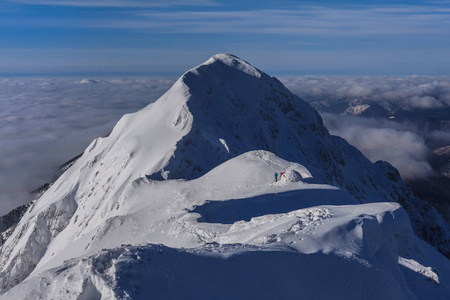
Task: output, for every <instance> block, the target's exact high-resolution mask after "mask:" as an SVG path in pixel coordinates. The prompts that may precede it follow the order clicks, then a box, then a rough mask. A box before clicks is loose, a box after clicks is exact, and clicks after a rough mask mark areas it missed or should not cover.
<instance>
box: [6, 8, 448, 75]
mask: <svg viewBox="0 0 450 300" xmlns="http://www.w3.org/2000/svg"><path fill="white" fill-rule="evenodd" d="M0 41H1V43H0V75H3V76H8V75H62V74H67V75H80V76H81V75H82V76H85V75H97V76H98V75H127V74H130V75H140V74H142V75H171V76H175V75H179V74H181V73H183V72H184V71H185V70H186V69H188V68H191V67H193V66H195V65H197V64H199V63H201V62H202V61H204V60H206V59H207V58H208V57H210V56H212V55H213V54H216V53H233V54H235V55H238V56H240V57H241V58H243V59H245V60H247V61H249V62H251V63H252V64H254V65H255V66H257V67H259V68H261V69H263V70H264V71H266V72H268V73H270V74H273V75H278V76H280V75H412V74H420V75H449V74H450V55H449V53H450V1H364V2H362V1H339V2H337V1H289V0H285V1H283V0H281V1H250V0H247V1H246V0H241V1H235V0H230V1H214V0H190V1H184V0H166V1H144V0H1V1H0Z"/></svg>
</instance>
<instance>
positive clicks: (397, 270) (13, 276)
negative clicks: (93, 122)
mask: <svg viewBox="0 0 450 300" xmlns="http://www.w3.org/2000/svg"><path fill="white" fill-rule="evenodd" d="M274 153H276V154H274ZM391 168H392V167H389V166H388V165H385V164H383V163H379V164H375V165H373V164H371V163H370V162H369V161H368V160H367V159H365V158H364V157H363V156H362V155H361V154H360V153H359V152H358V151H357V150H356V149H355V148H353V147H351V146H349V145H348V144H346V143H345V142H344V141H343V140H341V139H338V138H335V137H332V136H330V135H329V134H328V132H327V130H326V129H325V128H324V127H323V125H322V123H321V119H320V117H319V116H318V114H317V113H316V112H315V111H314V110H313V109H312V108H311V107H310V106H309V105H307V104H306V103H304V102H303V101H302V100H301V99H298V98H296V97H295V96H293V95H292V94H291V93H290V92H289V91H288V90H287V89H285V88H284V87H283V86H282V85H281V83H279V82H278V81H277V80H276V79H275V78H273V77H270V76H269V75H267V74H265V73H263V72H261V71H259V70H257V69H256V68H254V67H252V66H251V65H250V64H248V63H246V62H245V61H242V60H240V59H239V58H237V57H235V56H231V55H224V54H220V55H216V56H214V57H213V58H211V59H209V60H208V61H207V62H205V63H204V64H202V65H200V66H198V67H197V68H194V69H192V70H190V71H188V72H187V73H185V74H184V75H183V76H182V77H181V78H180V79H179V80H178V81H177V82H176V83H175V84H174V85H173V87H172V88H171V89H170V90H169V91H168V92H167V93H166V94H165V95H163V96H162V97H161V98H160V99H159V100H158V101H156V102H155V103H152V104H150V105H149V106H147V107H146V108H144V109H142V110H141V111H139V112H137V113H135V114H129V115H125V116H124V117H123V118H122V119H121V120H120V121H119V122H118V123H117V125H116V126H115V127H114V129H113V131H112V133H111V134H110V135H109V136H108V137H106V138H98V139H96V140H94V141H93V142H92V143H91V144H90V145H89V147H88V148H87V149H86V151H85V152H84V154H83V156H82V157H81V158H80V159H78V160H77V161H76V163H75V164H74V165H73V166H72V167H70V168H69V169H68V170H67V171H66V172H65V173H64V174H63V175H62V176H61V177H60V178H59V179H58V180H57V181H56V182H55V183H54V184H53V185H52V186H51V188H50V189H49V190H48V191H47V192H46V193H44V194H43V195H42V197H41V198H40V199H39V200H38V201H36V202H35V203H34V204H33V205H32V206H31V207H30V209H29V210H28V211H27V213H26V214H25V216H24V217H23V218H22V220H21V221H20V223H19V224H18V226H17V227H16V229H15V231H14V233H13V234H12V235H11V236H10V238H9V239H8V240H7V241H6V242H5V244H4V245H3V246H2V248H1V257H0V270H1V273H0V287H1V292H2V293H3V295H2V296H0V298H3V299H29V298H35V299H39V298H41V299H148V298H150V297H151V296H152V297H154V298H157V299H174V298H180V299H186V298H187V299H190V298H195V299H211V298H218V299H249V298H253V299H274V298H279V299H290V298H305V299H306V298H307V299H336V296H337V295H338V296H339V297H341V298H342V299H449V297H450V286H449V284H450V264H449V261H448V259H447V258H445V257H444V256H443V255H441V254H440V253H439V252H438V251H437V250H436V249H435V248H433V247H431V246H430V245H428V244H427V243H425V242H423V241H422V240H420V239H419V238H417V237H416V236H415V235H414V230H413V227H412V226H411V223H410V220H409V218H408V215H407V214H406V212H405V211H404V210H403V208H402V207H401V206H400V205H399V204H398V203H393V201H398V199H397V197H399V196H398V194H399V193H401V196H402V197H404V198H408V197H410V195H409V194H408V193H407V191H405V190H404V189H403V187H402V186H401V185H400V184H401V183H397V182H396V181H395V180H399V179H396V177H395V172H394V171H392V170H391ZM275 172H278V173H280V172H286V174H287V175H289V176H285V178H286V179H283V180H280V181H278V182H274V173H275ZM386 174H387V175H386ZM386 176H390V177H391V178H392V179H388V178H387V177H386ZM389 180H391V181H389ZM392 180H394V181H392ZM396 195H397V196H396ZM413 212H414V211H413ZM409 214H410V216H411V214H412V213H409ZM414 216H416V215H414ZM419 217H422V215H420V216H419ZM419 217H417V218H419ZM438 221H439V220H438ZM436 222H437V221H436Z"/></svg>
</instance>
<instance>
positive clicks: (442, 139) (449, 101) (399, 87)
mask: <svg viewBox="0 0 450 300" xmlns="http://www.w3.org/2000/svg"><path fill="white" fill-rule="evenodd" d="M282 82H283V83H284V84H285V85H286V86H287V87H288V88H289V89H290V90H291V91H292V92H294V93H296V94H297V95H299V96H300V97H301V98H303V99H305V100H306V101H308V102H310V103H311V104H312V105H313V106H315V107H317V108H318V109H319V110H320V109H321V108H322V109H324V110H325V108H326V107H327V106H329V105H331V104H336V103H349V102H351V101H354V100H362V101H369V102H371V101H374V102H376V103H377V104H380V105H381V106H383V107H384V108H385V109H387V110H388V111H391V112H393V111H396V110H397V109H399V108H401V109H404V110H406V111H408V110H413V109H414V110H415V113H417V114H421V113H422V112H423V111H424V109H431V108H446V109H448V108H449V105H450V77H449V76H408V77H387V76H382V77H375V76H372V77H325V76H304V77H291V78H282ZM321 115H322V117H323V119H324V121H325V125H326V126H327V128H328V129H329V130H330V132H331V133H332V134H334V135H339V136H341V137H343V138H345V139H346V140H347V141H348V142H349V143H350V144H352V145H354V146H355V147H357V148H358V149H359V150H360V151H361V152H363V153H364V155H366V156H367V157H368V158H369V159H370V160H371V161H373V162H375V161H377V160H385V161H388V162H390V163H391V164H392V165H394V166H395V167H396V168H397V169H398V170H399V171H400V174H401V175H402V177H403V178H405V179H413V178H424V177H428V176H430V175H431V174H433V170H432V168H431V167H430V165H429V164H428V158H429V156H430V155H431V151H432V149H433V148H434V147H440V146H446V145H450V124H449V125H448V126H447V127H445V124H444V125H443V129H441V130H428V129H427V128H423V127H421V125H420V124H419V123H417V124H414V123H411V122H406V121H405V122H402V123H399V122H393V121H388V120H385V119H368V118H360V117H348V116H341V115H337V114H330V113H321ZM447 122H448V123H450V120H447Z"/></svg>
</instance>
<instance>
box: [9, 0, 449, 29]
mask: <svg viewBox="0 0 450 300" xmlns="http://www.w3.org/2000/svg"><path fill="white" fill-rule="evenodd" d="M14 1H16V2H17V1H20V2H21V3H30V4H31V3H33V4H35V3H40V4H49V5H50V4H51V5H61V4H64V3H65V4H66V5H69V4H70V5H77V6H108V7H129V8H133V7H135V8H136V10H131V11H130V10H128V11H126V12H123V13H113V14H105V13H104V12H103V13H101V14H100V13H99V14H95V13H93V14H92V16H93V17H91V18H90V19H89V21H88V22H87V20H86V19H85V18H82V19H76V18H73V19H66V20H65V22H61V21H60V20H46V19H42V20H36V21H32V22H31V23H27V24H25V26H43V27H46V26H47V27H84V28H111V29H136V30H150V31H152V30H153V31H157V32H159V33H249V34H277V35H278V34H282V35H318V36H333V37H336V36H341V37H345V36H352V37H354V36H361V37H364V36H367V35H372V36H373V35H379V36H382V35H387V36H396V35H416V34H423V35H426V34H450V7H448V5H440V6H436V5H429V6H424V5H422V6H417V5H403V6H399V5H385V6H370V5H358V6H352V7H346V8H338V7H332V6H310V5H298V6H295V7H292V8H290V9H276V10H275V9H256V10H255V9H250V10H249V9H245V10H243V9H241V10H230V9H227V7H226V6H215V7H214V2H211V1H208V0H204V1H203V0H198V1H176V0H174V1H156V2H155V1H122V0H115V1H106V0H105V1H99V0H96V1H81V0H80V1H50V0H47V1H37V2H35V1H29V0H14ZM183 5H184V6H187V5H191V6H200V5H203V6H204V5H210V6H212V8H214V9H213V10H211V9H209V10H206V11H205V10H190V11H186V10H184V9H178V8H177V7H175V8H170V9H153V8H152V7H168V6H183ZM137 8H139V9H137ZM146 8H147V9H146ZM219 8H220V9H219ZM14 22H15V21H14V20H10V21H9V23H5V21H3V23H4V24H5V25H8V24H12V23H14ZM14 25H15V26H21V24H20V21H17V22H15V23H14ZM22 26H23V25H22Z"/></svg>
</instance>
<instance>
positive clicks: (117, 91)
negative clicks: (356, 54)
mask: <svg viewBox="0 0 450 300" xmlns="http://www.w3.org/2000/svg"><path fill="white" fill-rule="evenodd" d="M174 81H175V78H125V79H123V78H122V79H120V78H112V79H111V78H110V79H81V78H79V79H73V78H54V79H48V78H47V79H41V78H3V79H0V105H1V107H2V110H1V111H0V157H1V160H0V215H2V214H5V213H7V212H8V211H10V210H11V209H13V208H15V207H17V206H18V205H21V204H24V203H26V202H28V201H30V200H31V195H30V192H31V191H32V190H34V189H36V188H37V187H39V186H41V185H42V184H44V183H47V182H50V181H52V180H53V179H54V177H55V175H56V174H57V171H58V166H60V165H61V164H63V163H64V162H66V161H68V160H69V159H71V158H73V157H75V156H76V155H78V154H80V153H81V152H82V151H83V150H84V149H85V148H86V147H87V146H88V145H89V143H90V142H91V141H92V140H93V139H95V138H97V137H99V136H105V135H107V134H109V132H110V131H111V130H112V128H113V127H114V124H115V123H116V122H117V121H118V120H119V119H120V117H121V116H122V115H124V114H126V113H130V112H135V111H137V110H139V109H141V108H143V107H145V106H146V105H148V104H149V103H151V102H153V101H155V100H156V99H158V98H159V97H160V96H161V95H162V94H163V93H164V92H165V91H166V90H168V89H169V88H170V86H171V85H172V84H173V82H174ZM281 81H282V82H283V83H284V84H286V85H287V87H288V88H289V89H291V90H292V91H293V92H294V93H296V94H298V95H299V96H300V97H301V98H303V99H305V100H307V101H312V102H314V101H318V100H321V99H328V100H333V101H334V100H338V101H340V100H342V99H349V98H361V97H371V98H372V99H375V100H377V101H378V102H379V103H382V104H383V105H392V103H395V102H396V101H397V103H399V104H402V105H407V106H411V107H440V106H441V105H442V106H445V105H448V104H449V102H450V77H421V76H419V77H399V78H396V77H289V78H282V79H281ZM322 116H323V118H324V121H325V124H326V125H327V127H328V128H329V130H330V132H331V133H332V134H336V135H340V136H342V137H344V138H345V139H347V140H348V141H349V142H350V143H351V144H353V145H354V146H356V147H358V148H359V149H360V150H361V151H362V152H363V153H364V154H365V155H366V156H367V157H368V158H369V159H371V160H372V161H376V160H379V159H382V160H387V161H389V162H390V163H392V164H393V165H394V166H395V167H397V168H398V169H399V170H400V172H401V174H402V176H403V177H406V178H408V177H424V176H429V175H430V174H432V172H433V171H432V170H431V168H430V166H429V165H428V162H427V158H428V156H429V155H430V151H431V149H430V146H429V145H430V142H429V139H434V140H435V141H438V142H439V143H440V144H450V133H449V132H445V131H441V132H429V133H427V134H426V136H424V133H423V130H421V129H420V128H418V127H417V126H416V125H414V124H399V123H395V122H389V121H386V120H375V119H364V118H358V117H344V116H339V115H333V114H322Z"/></svg>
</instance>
